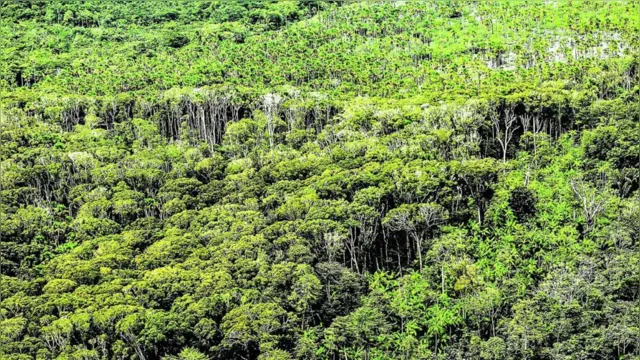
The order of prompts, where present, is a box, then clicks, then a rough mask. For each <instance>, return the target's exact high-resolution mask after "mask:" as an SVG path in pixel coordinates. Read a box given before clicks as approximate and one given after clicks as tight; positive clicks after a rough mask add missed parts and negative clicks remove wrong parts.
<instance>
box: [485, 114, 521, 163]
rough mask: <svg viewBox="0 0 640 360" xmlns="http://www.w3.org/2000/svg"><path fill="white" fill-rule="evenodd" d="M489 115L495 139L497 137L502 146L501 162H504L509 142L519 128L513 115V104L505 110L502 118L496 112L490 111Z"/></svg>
mask: <svg viewBox="0 0 640 360" xmlns="http://www.w3.org/2000/svg"><path fill="white" fill-rule="evenodd" d="M490 117H491V122H492V124H493V130H494V133H495V136H496V139H498V142H499V143H500V147H501V148H502V162H506V161H507V149H508V147H509V143H511V140H513V133H514V132H515V131H516V130H517V129H518V128H519V126H518V124H517V122H516V120H517V119H518V118H517V117H516V115H515V112H514V109H513V106H511V107H509V108H507V109H506V110H505V112H504V118H501V117H500V113H498V112H492V113H491V115H490Z"/></svg>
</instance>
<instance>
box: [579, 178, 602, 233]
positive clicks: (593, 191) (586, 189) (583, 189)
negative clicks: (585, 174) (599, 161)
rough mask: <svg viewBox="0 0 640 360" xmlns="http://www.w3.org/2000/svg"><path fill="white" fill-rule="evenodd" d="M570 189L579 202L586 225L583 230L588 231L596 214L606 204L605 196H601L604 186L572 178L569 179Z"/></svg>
mask: <svg viewBox="0 0 640 360" xmlns="http://www.w3.org/2000/svg"><path fill="white" fill-rule="evenodd" d="M571 189H572V190H573V194H574V195H575V197H576V199H577V200H578V201H579V202H580V205H581V207H582V211H583V212H584V216H585V221H586V225H587V228H586V229H585V230H586V232H589V231H591V230H592V229H593V227H594V225H595V222H596V220H597V218H598V216H599V215H600V214H601V213H602V212H603V211H604V208H605V205H606V197H605V196H603V193H604V191H603V190H604V186H603V187H602V188H594V187H593V186H590V185H589V184H587V183H585V182H584V180H582V179H573V180H571Z"/></svg>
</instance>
